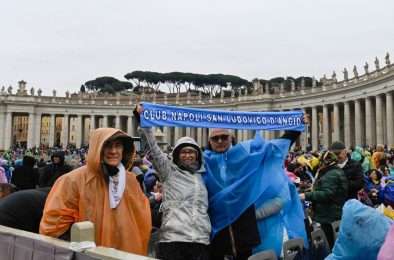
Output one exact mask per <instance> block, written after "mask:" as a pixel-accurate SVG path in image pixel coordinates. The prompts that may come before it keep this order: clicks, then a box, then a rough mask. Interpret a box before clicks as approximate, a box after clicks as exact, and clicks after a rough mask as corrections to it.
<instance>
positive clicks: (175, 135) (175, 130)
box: [174, 127, 180, 144]
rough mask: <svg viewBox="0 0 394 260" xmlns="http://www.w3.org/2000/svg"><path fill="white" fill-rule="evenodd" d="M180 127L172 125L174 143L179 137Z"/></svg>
mask: <svg viewBox="0 0 394 260" xmlns="http://www.w3.org/2000/svg"><path fill="white" fill-rule="evenodd" d="M179 132H180V129H179V127H174V144H175V143H176V142H177V141H178V139H179V138H180V133H179Z"/></svg>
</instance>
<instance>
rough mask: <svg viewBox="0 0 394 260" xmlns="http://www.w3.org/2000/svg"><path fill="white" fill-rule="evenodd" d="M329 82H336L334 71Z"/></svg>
mask: <svg viewBox="0 0 394 260" xmlns="http://www.w3.org/2000/svg"><path fill="white" fill-rule="evenodd" d="M331 81H332V82H334V83H335V82H337V74H336V73H335V70H334V71H333V72H332V76H331Z"/></svg>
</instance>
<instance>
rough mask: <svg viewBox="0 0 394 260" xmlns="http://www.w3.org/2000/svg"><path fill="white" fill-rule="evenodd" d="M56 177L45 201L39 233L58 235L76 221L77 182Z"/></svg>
mask: <svg viewBox="0 0 394 260" xmlns="http://www.w3.org/2000/svg"><path fill="white" fill-rule="evenodd" d="M63 177H64V176H62V177H61V178H59V179H58V181H56V182H55V185H54V186H53V187H52V189H51V192H50V193H49V195H48V198H47V201H46V203H45V208H44V212H43V216H42V219H41V223H40V234H42V235H46V236H51V237H60V236H61V235H62V234H64V233H65V232H67V231H68V230H69V229H70V228H71V225H72V224H73V223H75V222H77V221H78V212H79V195H78V189H77V184H76V183H75V182H73V181H68V180H67V179H66V178H63Z"/></svg>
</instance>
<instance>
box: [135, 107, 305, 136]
mask: <svg viewBox="0 0 394 260" xmlns="http://www.w3.org/2000/svg"><path fill="white" fill-rule="evenodd" d="M142 107H143V109H144V111H143V113H142V114H141V126H142V127H152V126H174V127H195V128H199V127H200V128H228V129H245V130H296V131H305V125H304V124H303V122H302V116H303V111H302V110H296V111H285V112H244V111H242V112H236V111H224V110H210V109H197V108H189V107H177V106H165V105H157V104H152V103H147V102H143V104H142Z"/></svg>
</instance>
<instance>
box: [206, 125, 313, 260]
mask: <svg viewBox="0 0 394 260" xmlns="http://www.w3.org/2000/svg"><path fill="white" fill-rule="evenodd" d="M289 145H290V141H289V140H288V139H275V140H272V141H269V142H267V141H266V140H264V139H263V137H262V136H261V135H260V133H259V132H257V133H256V135H255V137H254V139H252V140H248V141H245V142H242V143H239V144H237V145H236V146H234V147H232V148H230V149H229V150H228V151H227V152H225V153H216V152H213V151H210V150H206V151H205V153H204V160H205V168H206V173H205V174H204V175H203V177H204V180H205V182H206V186H207V190H208V196H209V215H210V218H211V224H212V232H211V238H213V237H214V236H215V234H216V233H217V232H218V231H220V230H221V229H223V228H225V227H227V226H229V225H230V224H231V223H233V222H234V221H235V220H236V219H237V218H238V217H239V216H240V215H241V214H242V213H243V212H244V211H245V210H246V209H247V208H248V207H249V206H251V205H252V204H254V205H255V208H259V207H260V206H261V205H262V204H263V203H264V202H266V201H267V200H269V199H271V198H273V197H276V196H280V197H282V198H284V199H285V200H286V202H287V203H286V205H285V207H284V208H283V209H282V211H281V212H280V213H278V214H275V215H273V216H270V217H267V218H263V219H262V220H260V221H258V223H257V224H258V227H259V232H260V239H261V242H262V243H261V245H260V246H259V247H257V248H256V249H255V250H254V252H258V251H261V250H265V249H268V248H270V249H274V250H275V251H277V254H278V255H280V249H281V247H282V237H283V226H285V227H286V229H287V230H288V233H289V237H290V238H293V237H303V238H304V239H305V242H306V244H308V243H307V238H306V232H305V226H304V213H303V210H302V206H301V203H300V201H299V199H298V194H297V191H296V190H295V187H294V186H293V185H292V184H291V183H290V182H289V180H288V178H287V177H286V175H285V173H284V170H283V162H284V159H285V157H286V154H287V152H288V149H289Z"/></svg>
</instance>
